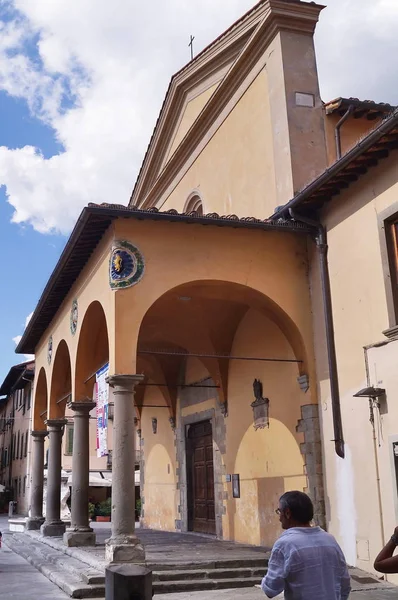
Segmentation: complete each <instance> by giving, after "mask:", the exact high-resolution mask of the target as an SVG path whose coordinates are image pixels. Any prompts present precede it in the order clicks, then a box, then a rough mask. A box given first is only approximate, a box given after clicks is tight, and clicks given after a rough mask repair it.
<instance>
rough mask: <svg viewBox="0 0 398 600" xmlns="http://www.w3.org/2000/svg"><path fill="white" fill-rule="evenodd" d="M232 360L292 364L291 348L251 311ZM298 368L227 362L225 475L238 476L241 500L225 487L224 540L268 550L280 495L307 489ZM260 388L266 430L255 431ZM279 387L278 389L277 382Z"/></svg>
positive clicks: (277, 527) (303, 397) (275, 529)
mask: <svg viewBox="0 0 398 600" xmlns="http://www.w3.org/2000/svg"><path fill="white" fill-rule="evenodd" d="M232 353H233V354H234V355H236V356H269V357H274V358H293V356H294V355H293V352H292V349H291V346H290V344H289V343H288V341H287V340H286V338H285V336H284V335H283V334H282V332H281V331H280V329H279V328H278V327H277V326H276V325H275V323H273V322H272V321H271V320H270V319H267V318H266V317H264V316H263V315H261V314H260V313H258V312H257V311H255V310H250V311H249V312H248V313H247V314H246V316H245V317H244V319H243V320H242V322H241V324H240V326H239V328H238V330H237V332H236V336H235V340H234V344H233V350H232ZM297 376H298V369H297V365H294V364H289V363H277V362H274V363H265V362H252V361H231V363H230V369H229V397H228V417H227V419H226V425H227V453H226V456H225V462H226V469H227V473H238V474H239V475H240V490H241V497H240V498H239V499H233V498H232V489H231V485H230V484H228V485H229V489H228V492H229V500H228V502H227V514H226V515H225V517H224V518H223V529H224V535H225V537H226V538H229V539H232V540H236V541H239V542H245V543H249V544H262V545H271V544H272V543H273V542H274V540H275V539H276V538H277V537H278V535H279V533H280V524H279V521H278V517H277V515H276V514H275V509H276V508H277V507H278V499H279V497H280V496H281V494H283V493H284V492H285V491H288V490H291V489H301V490H303V489H304V488H305V487H306V477H305V476H304V469H303V457H302V455H301V453H300V447H299V444H300V443H301V442H303V441H304V439H303V436H302V434H298V433H296V429H295V428H296V425H297V422H298V420H299V419H300V406H301V405H302V404H307V403H308V401H307V397H306V395H305V394H304V393H303V392H302V391H300V388H299V386H298V384H297ZM255 378H257V379H260V380H261V381H262V382H263V393H264V396H265V397H267V398H269V401H270V404H269V415H270V425H269V428H265V429H258V430H257V431H255V430H254V427H253V409H252V407H251V406H250V404H251V402H253V401H254V396H253V388H252V384H253V381H254V379H255ZM282 381H283V386H282V385H281V382H282Z"/></svg>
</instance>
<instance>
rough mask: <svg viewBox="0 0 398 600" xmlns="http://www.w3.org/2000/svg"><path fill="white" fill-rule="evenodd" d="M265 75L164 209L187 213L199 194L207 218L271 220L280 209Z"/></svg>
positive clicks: (262, 75) (249, 92)
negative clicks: (189, 201) (216, 215)
mask: <svg viewBox="0 0 398 600" xmlns="http://www.w3.org/2000/svg"><path fill="white" fill-rule="evenodd" d="M268 95H269V91H268V81H267V73H266V71H265V69H263V70H262V71H261V73H260V74H259V75H258V77H257V78H256V79H255V81H254V82H253V83H252V84H251V85H250V87H249V89H248V90H247V91H246V93H245V94H244V95H243V97H242V98H241V100H240V101H239V102H238V104H237V105H236V106H235V108H234V109H233V110H232V112H231V113H230V114H229V116H228V117H227V118H226V120H225V121H224V122H223V123H222V125H221V126H220V128H219V129H218V131H217V132H216V133H215V135H214V136H213V137H212V138H211V139H209V141H208V144H207V146H206V148H205V150H204V151H203V152H202V153H201V154H200V156H199V157H198V158H197V160H196V161H195V163H194V164H193V165H192V167H191V168H190V169H189V170H188V172H187V173H186V175H185V176H184V178H183V179H182V181H181V182H180V183H179V184H178V185H177V187H176V188H175V189H174V190H173V192H172V193H171V194H170V196H169V197H168V198H167V201H166V202H165V203H164V205H163V206H162V209H164V210H167V209H169V208H176V209H177V210H179V211H182V210H183V208H184V205H185V203H186V200H187V198H188V196H189V194H190V193H191V192H192V190H195V189H197V190H199V191H200V193H201V196H202V198H203V204H204V212H208V213H210V212H217V213H219V214H221V215H228V214H237V215H238V216H251V215H255V216H258V217H262V218H265V217H267V216H268V215H269V214H271V213H272V211H273V210H274V208H275V198H276V195H275V173H274V157H273V142H272V133H271V119H270V108H269V99H268Z"/></svg>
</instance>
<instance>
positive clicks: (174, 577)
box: [153, 567, 266, 582]
mask: <svg viewBox="0 0 398 600" xmlns="http://www.w3.org/2000/svg"><path fill="white" fill-rule="evenodd" d="M265 572H266V567H254V568H252V569H251V568H249V567H244V568H233V569H196V570H192V571H191V570H188V569H186V570H184V571H178V570H175V571H174V570H173V571H154V572H153V581H154V582H155V581H169V582H172V581H186V580H198V579H200V580H203V579H212V580H219V579H234V578H236V579H243V578H245V577H249V578H250V577H257V578H259V579H260V580H261V579H262V578H263V577H264V575H265Z"/></svg>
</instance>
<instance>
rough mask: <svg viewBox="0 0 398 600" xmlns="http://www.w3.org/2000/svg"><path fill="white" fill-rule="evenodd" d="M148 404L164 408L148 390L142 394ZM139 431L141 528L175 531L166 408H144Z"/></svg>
mask: <svg viewBox="0 0 398 600" xmlns="http://www.w3.org/2000/svg"><path fill="white" fill-rule="evenodd" d="M151 404H154V405H161V404H164V401H162V396H161V394H160V393H159V390H158V389H157V388H155V387H149V388H147V391H146V393H145V405H151ZM153 417H155V418H157V420H158V423H157V433H156V434H155V433H153V431H152V418H153ZM141 430H142V433H141V436H142V442H141V443H142V445H141V449H142V452H143V455H144V461H145V467H144V478H145V483H144V487H143V497H144V499H145V503H144V518H143V524H144V526H145V527H152V528H154V529H161V530H166V531H175V520H176V519H177V493H176V492H177V490H176V472H175V469H176V453H175V446H174V433H173V430H172V428H171V426H170V423H169V411H168V410H167V408H143V411H142V415H141Z"/></svg>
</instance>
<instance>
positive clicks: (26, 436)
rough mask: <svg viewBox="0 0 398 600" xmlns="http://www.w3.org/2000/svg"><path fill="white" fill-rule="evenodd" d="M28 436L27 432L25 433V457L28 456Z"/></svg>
mask: <svg viewBox="0 0 398 600" xmlns="http://www.w3.org/2000/svg"><path fill="white" fill-rule="evenodd" d="M28 436H29V432H28V431H27V432H26V433H25V456H28Z"/></svg>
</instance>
